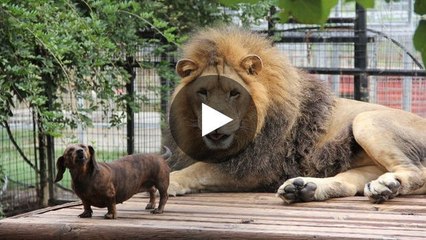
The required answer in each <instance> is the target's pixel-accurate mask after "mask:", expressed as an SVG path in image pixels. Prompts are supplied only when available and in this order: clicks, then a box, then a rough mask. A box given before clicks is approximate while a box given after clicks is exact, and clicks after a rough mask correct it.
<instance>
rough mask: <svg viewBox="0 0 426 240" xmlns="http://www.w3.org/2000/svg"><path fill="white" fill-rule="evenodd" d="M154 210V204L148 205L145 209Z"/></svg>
mask: <svg viewBox="0 0 426 240" xmlns="http://www.w3.org/2000/svg"><path fill="white" fill-rule="evenodd" d="M154 208H155V203H154V204H152V203H148V204H147V205H146V207H145V209H154Z"/></svg>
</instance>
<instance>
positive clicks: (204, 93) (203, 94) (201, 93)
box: [197, 88, 207, 97]
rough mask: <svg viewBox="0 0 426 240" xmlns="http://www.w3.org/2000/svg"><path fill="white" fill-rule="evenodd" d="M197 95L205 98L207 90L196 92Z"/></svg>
mask: <svg viewBox="0 0 426 240" xmlns="http://www.w3.org/2000/svg"><path fill="white" fill-rule="evenodd" d="M197 93H198V94H199V95H201V96H204V97H205V96H207V90H206V89H204V88H202V89H200V90H198V91H197Z"/></svg>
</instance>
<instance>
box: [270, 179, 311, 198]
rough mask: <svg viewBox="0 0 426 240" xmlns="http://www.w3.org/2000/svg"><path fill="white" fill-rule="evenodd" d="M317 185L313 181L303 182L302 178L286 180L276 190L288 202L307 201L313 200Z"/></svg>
mask: <svg viewBox="0 0 426 240" xmlns="http://www.w3.org/2000/svg"><path fill="white" fill-rule="evenodd" d="M316 189H317V185H316V184H315V183H313V182H305V181H304V180H303V178H292V179H289V180H287V181H286V182H285V183H284V184H283V185H281V187H280V188H279V189H278V191H277V195H278V196H279V197H280V198H281V199H283V200H284V202H285V203H287V204H290V203H294V202H309V201H313V200H315V196H314V195H315V190H316Z"/></svg>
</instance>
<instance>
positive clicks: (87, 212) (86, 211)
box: [78, 210, 93, 218]
mask: <svg viewBox="0 0 426 240" xmlns="http://www.w3.org/2000/svg"><path fill="white" fill-rule="evenodd" d="M92 212H93V211H89V210H84V212H83V213H82V214H80V215H78V216H79V217H80V218H91V217H92Z"/></svg>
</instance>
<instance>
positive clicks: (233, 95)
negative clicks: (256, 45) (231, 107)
mask: <svg viewBox="0 0 426 240" xmlns="http://www.w3.org/2000/svg"><path fill="white" fill-rule="evenodd" d="M229 96H231V97H238V96H240V92H238V91H237V90H235V89H234V90H232V91H230V92H229Z"/></svg>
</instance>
